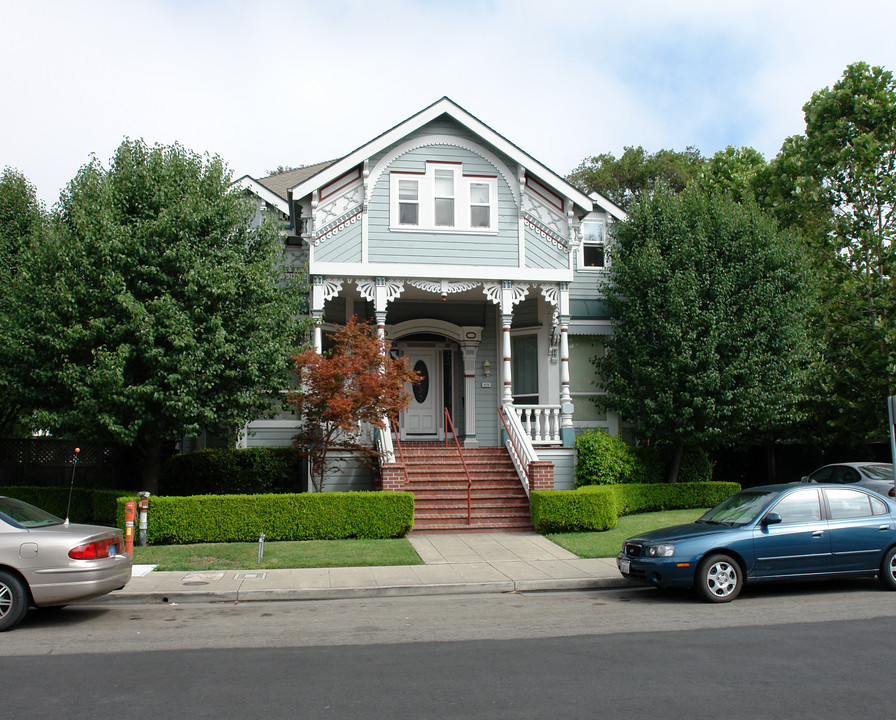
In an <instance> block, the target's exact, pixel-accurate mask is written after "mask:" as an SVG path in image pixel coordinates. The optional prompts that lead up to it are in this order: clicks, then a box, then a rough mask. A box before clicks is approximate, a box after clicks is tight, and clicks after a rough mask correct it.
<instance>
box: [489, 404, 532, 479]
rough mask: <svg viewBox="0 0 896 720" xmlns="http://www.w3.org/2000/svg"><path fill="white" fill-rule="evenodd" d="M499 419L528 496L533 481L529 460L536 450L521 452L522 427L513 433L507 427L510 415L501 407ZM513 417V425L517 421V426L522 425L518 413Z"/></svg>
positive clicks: (499, 408) (511, 456)
mask: <svg viewBox="0 0 896 720" xmlns="http://www.w3.org/2000/svg"><path fill="white" fill-rule="evenodd" d="M498 417H500V418H501V424H502V425H503V426H504V432H506V433H507V442H508V445H509V447H508V448H507V450H508V451H509V452H510V458H511V460H513V464H514V466H515V467H516V472H517V475H519V478H520V482H522V484H523V489H524V490H525V491H526V495H528V494H529V488H530V487H531V484H532V483H531V479H530V477H529V462H528V460H529V457H530V456H534V455H535V453H534V450H533V451H532V452H527V453H523V452H520V448H519V447H518V446H517V435H518V434H519V435H520V436H521V438H522V437H525V435H524V434H523V432H522V427H521V426H520V431H519V433H514V432H511V430H510V428H509V427H507V419H508V415H507V414H506V413H505V412H504V408H503V407H501V406H499V407H498ZM512 417H513V420H511V423H513V422H514V421H515V422H516V424H517V425H520V419H519V417H518V416H517V415H516V413H514V414H513V416H512ZM528 449H529V448H524V450H528ZM536 459H537V458H536Z"/></svg>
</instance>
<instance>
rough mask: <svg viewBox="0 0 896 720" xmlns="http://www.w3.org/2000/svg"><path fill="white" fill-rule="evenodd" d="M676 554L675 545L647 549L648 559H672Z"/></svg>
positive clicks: (654, 546) (652, 546)
mask: <svg viewBox="0 0 896 720" xmlns="http://www.w3.org/2000/svg"><path fill="white" fill-rule="evenodd" d="M674 553H675V546H674V545H651V546H650V547H649V548H647V553H646V555H647V557H672V555H673V554H674Z"/></svg>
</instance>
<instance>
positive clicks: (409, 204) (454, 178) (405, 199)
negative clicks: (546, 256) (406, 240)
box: [389, 162, 498, 233]
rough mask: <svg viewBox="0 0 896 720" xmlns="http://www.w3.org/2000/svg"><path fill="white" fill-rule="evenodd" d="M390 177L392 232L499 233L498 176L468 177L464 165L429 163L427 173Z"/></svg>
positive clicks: (401, 173)
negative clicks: (414, 230)
mask: <svg viewBox="0 0 896 720" xmlns="http://www.w3.org/2000/svg"><path fill="white" fill-rule="evenodd" d="M389 177H390V182H389V187H390V200H391V209H390V215H391V218H392V219H391V222H390V227H391V229H392V230H413V229H416V230H426V231H431V232H450V233H491V232H497V231H498V226H497V215H498V213H497V207H496V203H497V197H498V178H497V176H490V175H485V176H482V175H464V173H463V165H461V164H460V163H440V162H427V163H426V171H425V172H423V173H414V172H401V171H394V172H392V173H391V174H390V176H389ZM396 220H397V222H396Z"/></svg>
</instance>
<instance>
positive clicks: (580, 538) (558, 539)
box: [134, 510, 705, 571]
mask: <svg viewBox="0 0 896 720" xmlns="http://www.w3.org/2000/svg"><path fill="white" fill-rule="evenodd" d="M704 512H705V510H668V511H666V512H656V513H643V514H641V515H628V516H626V517H621V518H619V524H618V525H617V526H616V527H615V528H614V529H612V530H607V531H605V532H590V533H557V534H553V535H548V536H547V537H548V538H549V539H550V540H552V541H553V542H555V543H557V544H558V545H560V546H561V547H564V548H566V549H567V550H569V551H570V552H574V553H575V554H576V555H578V556H579V557H583V558H595V557H615V556H616V555H617V554H618V553H619V549H620V547H621V546H622V541H623V540H625V539H626V538H629V537H631V536H632V535H637V534H638V533H641V532H644V531H646V530H653V529H655V528H661V527H666V526H668V525H679V524H681V523H688V522H692V521H693V520H696V519H697V518H698V517H700V516H701V515H702V514H703V513H704ZM134 562H135V563H138V564H142V565H158V569H159V570H177V571H191V570H258V569H269V570H274V569H278V568H322V567H363V566H373V565H422V564H423V561H422V560H421V559H420V557H419V556H418V555H417V553H416V551H415V550H414V548H413V547H411V544H410V543H409V542H408V541H407V539H405V538H399V539H395V540H306V541H302V542H268V543H265V545H264V557H263V558H262V561H261V564H259V563H258V543H203V544H198V545H152V546H149V547H135V548H134Z"/></svg>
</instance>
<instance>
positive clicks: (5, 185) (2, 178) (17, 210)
mask: <svg viewBox="0 0 896 720" xmlns="http://www.w3.org/2000/svg"><path fill="white" fill-rule="evenodd" d="M45 231H46V212H45V210H44V207H43V205H41V203H40V202H39V201H38V199H37V191H36V189H35V188H34V186H33V185H32V184H31V183H30V182H28V180H27V178H26V177H25V176H24V175H22V174H21V173H20V172H18V171H17V170H14V169H12V168H5V169H4V170H3V174H2V175H0V436H10V435H19V434H23V433H25V432H27V430H28V429H29V428H28V417H27V416H28V415H29V410H30V408H28V407H27V396H26V393H24V392H23V391H22V388H21V385H20V379H19V378H18V376H17V375H16V373H15V372H14V368H15V366H16V364H17V363H18V361H19V358H18V355H19V348H18V347H17V337H16V331H15V328H16V324H17V322H18V320H17V318H18V317H19V316H20V314H21V311H22V310H23V308H21V307H19V305H18V303H17V301H16V298H15V295H14V293H13V287H14V285H15V283H16V281H17V279H18V277H19V275H20V273H21V272H23V268H22V255H23V254H27V250H28V247H29V246H30V245H31V244H33V243H39V242H41V241H42V239H43V237H44V235H45ZM24 310H25V311H26V312H27V309H24Z"/></svg>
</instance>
